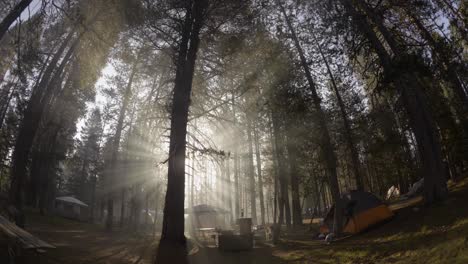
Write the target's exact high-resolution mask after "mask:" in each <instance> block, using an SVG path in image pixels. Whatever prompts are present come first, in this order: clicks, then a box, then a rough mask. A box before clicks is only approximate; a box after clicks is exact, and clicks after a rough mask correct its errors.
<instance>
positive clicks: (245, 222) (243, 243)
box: [218, 218, 254, 251]
mask: <svg viewBox="0 0 468 264" xmlns="http://www.w3.org/2000/svg"><path fill="white" fill-rule="evenodd" d="M237 223H238V224H239V233H238V234H235V233H234V232H232V231H222V232H219V233H218V248H219V249H220V250H226V251H242V250H250V249H252V248H253V246H254V234H253V232H252V218H239V219H237Z"/></svg>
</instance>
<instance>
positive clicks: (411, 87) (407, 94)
mask: <svg viewBox="0 0 468 264" xmlns="http://www.w3.org/2000/svg"><path fill="white" fill-rule="evenodd" d="M355 2H357V3H355ZM342 3H343V4H344V5H345V8H346V9H347V11H348V12H349V13H350V15H351V16H352V17H353V18H354V19H355V20H356V22H357V23H358V28H359V30H361V32H362V33H363V34H364V35H365V36H366V37H367V38H368V39H369V40H370V42H371V44H372V47H373V48H374V49H375V50H376V52H377V54H378V56H379V59H380V60H381V64H382V67H383V68H384V71H385V72H386V73H387V74H394V73H395V72H396V73H397V76H395V77H394V80H393V83H394V84H395V86H396V89H397V90H398V92H399V94H400V96H401V98H402V101H403V105H404V106H405V108H406V111H407V113H408V117H409V119H410V125H411V127H412V129H413V131H414V134H415V137H416V142H417V147H418V152H419V154H420V158H421V162H422V167H423V173H424V189H425V192H424V197H425V202H426V204H431V203H433V202H434V201H437V200H444V199H445V198H446V196H447V194H448V191H447V184H446V176H447V175H446V173H445V171H444V169H443V164H442V152H441V146H440V142H439V137H438V135H437V129H436V125H435V122H434V119H433V116H432V114H431V111H430V107H429V105H428V100H427V98H426V96H425V94H424V92H423V91H424V89H423V86H424V82H423V81H422V80H421V79H420V78H418V72H415V71H414V70H412V71H405V72H400V73H398V70H397V69H398V67H400V66H399V64H405V65H407V64H412V63H415V62H414V60H413V59H412V58H411V57H410V56H408V55H407V54H405V52H404V51H403V50H402V49H401V48H400V47H399V45H398V43H397V42H396V40H395V37H394V36H393V35H392V34H391V33H390V32H389V31H388V29H387V28H386V27H385V25H384V24H383V21H382V18H380V17H379V16H377V15H376V14H375V13H374V12H372V10H371V9H370V8H369V7H368V6H367V4H366V3H364V2H362V1H361V0H359V1H354V2H353V4H354V6H352V5H351V4H350V3H349V1H347V0H342ZM355 7H357V8H355ZM359 8H360V9H362V10H363V12H364V13H365V14H366V16H367V17H368V18H370V19H371V20H372V22H373V23H374V24H375V25H376V27H377V29H378V30H379V32H380V33H381V34H382V36H383V37H384V39H385V41H386V42H387V43H388V44H389V46H390V48H391V49H392V52H393V53H394V54H395V58H394V60H392V59H390V55H389V54H388V53H387V52H386V51H382V50H381V47H382V43H381V42H380V41H379V40H378V38H377V36H376V33H375V32H374V30H373V29H372V27H371V25H370V24H369V22H367V20H366V19H365V17H363V16H362V14H360V12H359V11H358V9H359ZM405 67H407V66H405Z"/></svg>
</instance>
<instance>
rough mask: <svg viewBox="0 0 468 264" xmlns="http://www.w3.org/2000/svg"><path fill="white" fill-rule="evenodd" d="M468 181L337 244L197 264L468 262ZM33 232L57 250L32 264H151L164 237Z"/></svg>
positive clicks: (213, 252)
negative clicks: (426, 205) (427, 203)
mask: <svg viewBox="0 0 468 264" xmlns="http://www.w3.org/2000/svg"><path fill="white" fill-rule="evenodd" d="M467 202H468V179H465V180H463V181H461V182H459V183H458V184H456V185H451V186H450V196H449V199H448V200H447V201H445V202H444V203H440V204H436V205H434V206H432V207H429V208H423V207H417V208H418V209H417V210H416V209H413V208H408V209H405V210H402V211H400V212H399V213H398V214H397V215H396V216H395V217H394V218H393V219H392V220H391V221H389V222H387V223H385V224H383V225H380V226H378V227H376V228H374V229H372V230H370V231H367V232H365V233H363V234H359V235H356V236H352V237H349V238H346V239H343V240H340V241H336V242H333V243H331V244H329V245H328V244H325V243H324V242H323V241H319V240H317V239H316V238H315V236H314V235H313V232H311V231H309V230H308V229H309V225H307V226H305V227H304V228H303V229H301V230H296V231H294V232H289V233H285V234H284V235H283V237H282V239H281V241H280V243H279V244H278V245H276V246H272V245H268V244H260V243H257V245H256V247H255V249H254V250H252V251H249V252H238V253H234V252H220V251H219V250H218V249H216V248H199V249H198V250H197V251H196V252H195V253H193V254H191V255H190V256H189V259H190V262H191V263H196V264H202V263H203V264H204V263H215V264H218V263H221V264H230V263H243V264H244V263H246V264H248V263H252V264H253V263H258V264H261V263H266V264H274V263H319V264H320V263H361V264H371V263H414V264H416V263H468V206H467ZM28 222H29V223H31V224H30V226H29V228H28V230H29V231H31V232H32V233H33V234H35V235H37V236H38V237H40V238H41V239H43V240H45V241H47V242H49V243H52V244H53V245H55V246H56V247H57V248H56V249H53V250H49V251H48V252H46V253H44V254H42V255H41V256H40V257H38V256H29V258H33V259H32V260H33V261H32V262H28V263H47V264H49V263H51V264H55V263H63V264H75V263H90V264H91V263H117V264H120V263H122V264H123V263H144V264H147V263H151V259H152V255H153V253H154V250H155V248H156V246H157V240H158V238H157V237H156V238H153V237H151V236H141V235H129V234H128V233H126V232H115V233H112V234H109V233H106V232H104V231H103V229H102V227H100V226H96V225H91V224H85V223H79V222H74V221H69V220H65V219H61V218H58V217H42V216H39V215H38V214H35V213H32V214H31V216H30V218H29V220H28Z"/></svg>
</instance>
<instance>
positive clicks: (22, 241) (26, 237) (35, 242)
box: [0, 215, 55, 263]
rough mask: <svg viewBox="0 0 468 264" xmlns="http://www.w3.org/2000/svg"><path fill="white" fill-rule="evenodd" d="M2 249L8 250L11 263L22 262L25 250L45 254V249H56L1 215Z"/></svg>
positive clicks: (0, 234)
mask: <svg viewBox="0 0 468 264" xmlns="http://www.w3.org/2000/svg"><path fill="white" fill-rule="evenodd" d="M0 247H6V248H7V249H8V255H9V258H10V263H15V262H21V261H20V260H19V259H20V258H21V256H22V255H23V254H24V251H25V250H34V251H35V252H36V253H43V252H45V249H53V248H55V247H54V246H52V245H51V244H49V243H47V242H44V241H42V240H41V239H39V238H37V237H35V236H34V235H32V234H31V233H29V232H27V231H26V230H24V229H22V228H20V227H18V226H17V225H15V224H14V223H12V222H10V221H8V219H6V218H5V217H3V216H2V215H0Z"/></svg>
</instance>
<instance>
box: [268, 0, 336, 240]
mask: <svg viewBox="0 0 468 264" xmlns="http://www.w3.org/2000/svg"><path fill="white" fill-rule="evenodd" d="M277 3H278V5H279V7H280V9H281V13H282V14H283V16H284V19H285V20H286V24H287V26H288V28H289V31H290V32H291V36H292V39H293V42H294V46H295V47H296V50H297V52H298V53H299V59H300V62H301V65H302V68H303V70H304V73H305V76H306V79H307V82H308V84H309V90H310V92H311V93H312V101H313V103H314V106H315V109H316V111H317V119H318V120H317V122H318V126H319V128H320V132H321V143H322V146H321V151H322V155H323V158H324V160H325V163H326V166H327V174H328V180H329V184H330V189H331V190H330V191H331V194H332V199H333V202H334V203H335V214H334V221H333V222H334V224H333V227H334V230H333V231H334V233H335V234H336V235H340V234H341V229H342V223H343V221H342V211H341V199H340V190H339V184H338V175H337V172H336V155H335V151H334V149H333V145H332V142H331V139H330V133H329V131H328V126H327V121H326V116H325V112H324V111H323V109H322V106H321V99H320V97H319V96H318V93H317V89H316V86H315V82H314V80H313V78H312V74H311V72H310V69H309V65H308V63H307V60H306V58H305V56H304V51H303V50H302V47H301V45H300V42H299V39H298V38H297V35H296V32H295V30H294V27H293V25H292V23H291V20H290V19H289V17H288V15H287V14H286V10H285V9H284V7H283V5H282V4H281V3H280V2H279V0H277Z"/></svg>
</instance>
